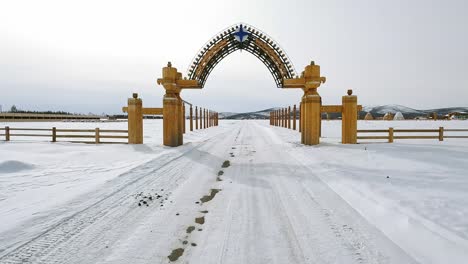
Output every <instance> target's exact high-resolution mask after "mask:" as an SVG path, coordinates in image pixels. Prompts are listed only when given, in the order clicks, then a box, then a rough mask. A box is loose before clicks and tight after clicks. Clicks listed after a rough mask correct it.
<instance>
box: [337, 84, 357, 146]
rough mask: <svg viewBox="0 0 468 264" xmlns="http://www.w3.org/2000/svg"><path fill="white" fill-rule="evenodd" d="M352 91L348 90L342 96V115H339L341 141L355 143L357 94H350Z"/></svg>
mask: <svg viewBox="0 0 468 264" xmlns="http://www.w3.org/2000/svg"><path fill="white" fill-rule="evenodd" d="M352 94H353V91H352V90H348V95H345V96H343V97H342V104H343V110H342V117H341V143H342V144H357V115H356V113H357V96H355V95H352Z"/></svg>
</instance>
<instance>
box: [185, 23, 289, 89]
mask: <svg viewBox="0 0 468 264" xmlns="http://www.w3.org/2000/svg"><path fill="white" fill-rule="evenodd" d="M236 50H245V51H247V52H249V53H251V54H253V55H254V56H255V57H257V58H258V59H259V60H260V61H261V62H263V64H265V66H266V67H267V68H268V70H269V71H270V73H271V75H272V76H273V79H274V80H275V83H276V86H277V87H279V88H281V87H283V80H284V79H291V78H294V77H295V76H297V73H296V70H295V69H294V66H293V64H292V62H291V60H290V59H289V58H288V56H287V55H286V52H285V51H284V50H283V49H282V48H281V47H280V45H279V44H278V43H276V42H275V41H274V40H273V39H272V38H271V37H269V36H268V35H267V34H265V33H264V32H262V31H260V30H259V29H257V28H255V27H253V26H251V25H248V24H245V23H242V24H236V25H233V26H230V27H228V28H226V29H224V30H222V31H221V32H220V33H218V34H216V35H215V36H214V37H212V38H211V39H210V41H208V42H207V43H206V45H204V46H203V48H202V49H200V51H199V52H198V54H197V55H196V56H195V57H194V58H193V60H192V63H191V64H190V66H189V69H188V71H187V77H188V78H189V79H191V80H197V81H198V84H199V86H200V87H201V88H202V87H203V86H204V85H205V82H206V80H207V78H208V76H209V75H210V73H211V71H212V70H213V69H214V67H215V66H216V65H217V64H218V63H219V62H220V61H221V60H222V59H224V58H225V57H227V56H228V55H229V54H231V53H233V52H234V51H236Z"/></svg>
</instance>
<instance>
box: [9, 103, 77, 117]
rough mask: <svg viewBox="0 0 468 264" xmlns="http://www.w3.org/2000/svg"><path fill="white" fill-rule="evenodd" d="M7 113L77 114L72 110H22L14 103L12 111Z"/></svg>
mask: <svg viewBox="0 0 468 264" xmlns="http://www.w3.org/2000/svg"><path fill="white" fill-rule="evenodd" d="M7 113H20V114H55V115H75V114H73V113H70V112H65V111H28V110H21V109H18V107H16V105H12V106H11V108H10V111H7Z"/></svg>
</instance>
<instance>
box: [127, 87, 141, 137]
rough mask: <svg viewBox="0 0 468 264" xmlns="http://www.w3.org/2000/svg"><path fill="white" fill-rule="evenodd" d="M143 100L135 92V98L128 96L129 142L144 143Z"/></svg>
mask: <svg viewBox="0 0 468 264" xmlns="http://www.w3.org/2000/svg"><path fill="white" fill-rule="evenodd" d="M142 108H143V102H142V101H141V99H140V98H138V94H137V93H134V94H133V98H128V106H127V109H128V110H127V113H128V143H129V144H142V143H143V112H142Z"/></svg>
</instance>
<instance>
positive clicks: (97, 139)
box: [0, 126, 128, 144]
mask: <svg viewBox="0 0 468 264" xmlns="http://www.w3.org/2000/svg"><path fill="white" fill-rule="evenodd" d="M14 131H19V133H14ZM25 131H26V132H28V131H32V132H42V133H40V134H39V133H38V134H35V133H24V132H25ZM43 132H50V133H43ZM0 133H1V134H0V136H2V137H4V138H5V141H10V140H11V138H12V137H49V138H50V139H51V141H52V142H57V139H58V138H61V139H75V138H77V139H87V138H92V139H94V140H93V141H89V140H88V141H69V140H64V141H65V142H75V143H95V144H99V143H121V144H122V143H127V142H122V141H121V142H118V141H114V142H111V141H101V139H128V130H118V129H99V128H95V129H57V128H55V127H53V128H16V127H15V128H13V127H8V126H6V127H1V128H0ZM69 133H75V134H69ZM109 133H115V134H119V135H115V134H109ZM122 134H123V135H122Z"/></svg>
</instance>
